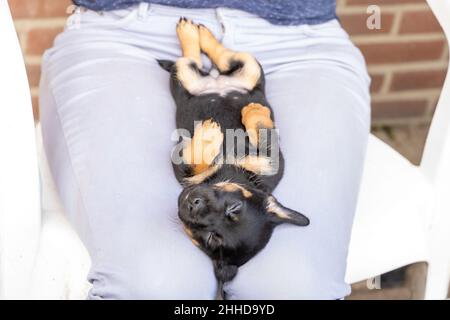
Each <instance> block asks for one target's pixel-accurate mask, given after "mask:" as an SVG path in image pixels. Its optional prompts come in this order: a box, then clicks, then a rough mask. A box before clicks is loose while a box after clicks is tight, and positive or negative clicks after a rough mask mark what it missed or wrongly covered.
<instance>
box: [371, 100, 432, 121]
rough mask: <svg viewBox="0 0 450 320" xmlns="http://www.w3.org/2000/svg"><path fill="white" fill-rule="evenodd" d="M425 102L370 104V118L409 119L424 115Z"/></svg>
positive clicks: (402, 101)
mask: <svg viewBox="0 0 450 320" xmlns="http://www.w3.org/2000/svg"><path fill="white" fill-rule="evenodd" d="M427 105H428V101H427V100H399V101H384V102H373V103H372V118H374V119H387V118H409V117H420V116H423V115H424V114H425V110H426V108H427Z"/></svg>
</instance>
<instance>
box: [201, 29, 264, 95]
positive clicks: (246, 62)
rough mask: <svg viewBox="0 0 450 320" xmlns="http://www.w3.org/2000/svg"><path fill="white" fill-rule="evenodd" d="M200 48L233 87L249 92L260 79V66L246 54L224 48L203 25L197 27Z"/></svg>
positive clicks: (253, 58)
mask: <svg viewBox="0 0 450 320" xmlns="http://www.w3.org/2000/svg"><path fill="white" fill-rule="evenodd" d="M198 30H199V34H200V48H201V50H202V51H203V52H204V53H205V54H206V55H207V56H208V57H209V58H210V59H211V61H212V62H213V63H214V64H215V65H216V66H217V68H218V69H219V71H220V72H221V73H222V74H226V75H229V76H230V79H232V80H233V82H234V83H233V84H234V85H238V86H241V87H243V88H245V89H246V90H249V91H251V90H252V89H253V88H254V87H255V86H256V85H257V84H258V82H259V81H260V79H261V74H262V71H261V66H260V65H259V63H258V61H256V59H255V57H253V56H252V55H251V54H249V53H247V52H236V51H233V50H230V49H227V48H225V47H224V46H223V45H222V44H221V43H220V42H219V41H218V40H217V39H216V38H215V37H214V35H213V34H212V33H211V31H209V29H208V28H206V27H205V26H204V25H199V26H198Z"/></svg>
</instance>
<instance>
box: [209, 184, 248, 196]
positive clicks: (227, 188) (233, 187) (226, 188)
mask: <svg viewBox="0 0 450 320" xmlns="http://www.w3.org/2000/svg"><path fill="white" fill-rule="evenodd" d="M214 186H215V187H217V188H220V189H222V190H224V191H227V192H235V191H241V192H242V195H243V196H244V197H246V198H250V197H251V196H252V195H253V194H252V193H251V192H250V191H248V190H247V189H245V188H244V187H243V186H241V185H240V184H237V183H232V182H219V183H216V184H215V185H214Z"/></svg>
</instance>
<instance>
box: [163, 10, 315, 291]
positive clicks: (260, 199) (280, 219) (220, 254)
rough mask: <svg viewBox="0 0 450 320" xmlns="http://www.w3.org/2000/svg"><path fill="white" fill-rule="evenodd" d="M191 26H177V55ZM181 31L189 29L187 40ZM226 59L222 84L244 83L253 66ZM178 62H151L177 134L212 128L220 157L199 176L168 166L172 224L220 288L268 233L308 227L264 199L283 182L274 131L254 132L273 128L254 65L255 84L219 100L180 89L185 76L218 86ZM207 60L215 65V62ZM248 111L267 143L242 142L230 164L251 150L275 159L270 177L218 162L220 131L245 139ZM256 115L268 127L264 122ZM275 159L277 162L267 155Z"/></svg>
mask: <svg viewBox="0 0 450 320" xmlns="http://www.w3.org/2000/svg"><path fill="white" fill-rule="evenodd" d="M192 26H193V23H192V21H190V20H186V19H184V18H182V19H180V22H179V24H178V27H177V32H178V35H179V38H180V42H181V44H182V46H183V44H184V48H185V47H186V45H189V43H186V42H189V41H197V38H196V36H195V30H194V31H192ZM194 26H195V25H194ZM183 28H185V29H189V32H190V33H189V32H187V31H186V30H185V29H183ZM197 28H205V27H204V26H197ZM203 31H205V30H203ZM183 32H184V33H183ZM186 33H188V35H186ZM190 34H194V35H193V36H192V35H190ZM189 35H190V36H189ZM202 40H203V39H202ZM183 41H184V43H183ZM212 43H214V42H212ZM217 46H219V45H217ZM216 51H218V50H216ZM191 52H192V51H191ZM224 52H225V51H224ZM226 54H227V55H228V56H229V57H230V58H229V61H228V64H227V65H228V68H227V69H225V70H224V68H223V67H222V70H220V76H219V77H221V80H224V81H227V79H226V78H224V77H229V79H230V80H235V79H240V78H238V77H243V72H247V71H246V70H248V69H246V68H244V67H245V64H246V63H252V62H253V61H252V60H251V59H254V58H251V59H250V58H248V56H245V55H239V54H234V53H233V52H232V51H230V50H228V51H226ZM228 56H227V57H228ZM184 57H185V58H186V57H187V58H188V59H189V58H192V59H191V60H188V61H189V62H188V63H187V64H186V63H184V64H183V63H180V64H179V63H175V62H172V61H167V60H159V61H158V62H159V64H160V66H161V67H162V68H163V69H165V70H167V71H168V72H170V75H171V76H170V88H171V93H172V95H173V98H174V101H175V103H176V106H177V110H176V125H177V128H178V129H185V130H187V131H188V132H189V133H190V136H191V137H194V138H195V134H196V128H195V125H194V123H195V122H196V121H197V122H198V121H201V122H200V123H203V124H206V123H207V122H208V121H209V122H208V123H209V124H210V123H211V122H214V123H215V124H216V127H215V128H216V130H220V131H221V132H222V134H223V142H222V143H221V146H220V149H221V153H218V154H217V156H216V158H215V159H214V161H211V162H210V163H206V164H203V165H202V167H201V168H202V169H201V170H199V169H198V168H199V167H198V166H197V167H196V165H195V164H193V163H189V161H185V162H184V163H176V164H173V167H174V172H175V175H176V178H177V179H178V181H179V182H180V183H181V184H182V185H183V186H184V189H183V191H182V193H181V194H180V196H179V201H178V205H179V217H180V219H181V220H182V222H183V224H184V226H185V229H186V232H187V234H188V235H189V236H190V237H191V239H192V240H193V242H194V243H195V244H196V245H197V246H198V247H199V248H200V249H202V250H203V251H204V252H205V253H206V254H208V255H209V256H210V257H211V258H212V260H213V262H214V270H215V274H216V277H217V278H218V279H219V280H220V281H221V282H222V283H223V282H226V281H229V280H231V279H233V278H234V276H235V275H236V273H237V271H238V267H239V266H241V265H243V264H244V263H246V262H247V261H248V260H249V259H251V258H252V257H253V256H255V255H256V254H257V253H258V252H259V251H260V250H262V249H263V248H264V246H265V245H266V244H267V242H268V241H269V239H270V237H271V234H272V231H273V229H274V228H275V226H277V225H278V224H280V223H292V224H295V225H298V226H306V225H308V224H309V220H308V218H306V217H305V216H304V215H302V214H300V213H299V212H296V211H294V210H291V209H288V208H286V207H284V206H282V205H281V204H280V203H279V202H278V201H277V200H276V199H275V198H274V197H273V196H272V195H271V194H272V191H273V190H274V188H275V187H276V185H277V184H278V182H279V181H280V179H281V177H282V175H283V169H284V159H283V156H282V154H281V152H279V149H278V136H277V134H276V131H274V130H270V129H273V126H272V127H270V126H269V128H267V126H266V128H265V127H264V125H261V123H263V122H264V123H268V124H270V123H274V118H273V110H272V109H271V107H270V105H269V103H268V101H267V99H266V96H265V88H264V85H265V80H264V72H263V69H262V67H261V66H260V64H259V63H258V68H259V77H258V78H257V79H255V80H254V83H253V85H252V87H251V88H246V89H245V90H242V88H238V89H237V90H234V89H233V88H231V89H230V90H228V91H227V90H225V93H224V92H205V93H203V92H200V93H198V92H194V93H193V92H192V90H191V91H189V90H188V89H187V84H189V85H191V84H192V83H187V82H186V80H185V78H186V77H185V75H186V74H189V75H191V73H192V75H193V76H192V77H190V78H189V79H191V80H190V81H211V83H212V84H213V86H214V84H216V83H218V82H217V81H218V80H217V79H216V80H214V79H209V78H208V77H209V75H208V73H206V72H204V71H203V70H201V68H199V66H198V62H195V61H194V60H195V57H192V56H189V55H186V54H184ZM242 57H244V58H242ZM210 58H211V59H212V60H214V59H216V60H217V59H218V57H217V56H216V57H210ZM219 58H223V57H219ZM255 61H256V60H255ZM213 62H214V61H213ZM253 71H254V70H253ZM233 77H234V78H233ZM208 79H209V80H208ZM199 83H200V82H199ZM222 89H223V87H222ZM222 91H223V90H222ZM249 105H250V106H253V107H252V108H254V110H253V114H255V115H256V116H258V117H260V118H261V119H263V120H262V121H261V122H257V121H256V123H258V126H257V129H268V130H267V136H266V137H265V138H263V137H262V136H259V139H258V140H257V142H256V143H255V141H256V140H253V141H251V140H250V139H249V137H248V136H247V137H246V138H245V139H244V140H243V141H237V143H235V145H234V149H233V151H232V153H233V154H232V156H233V157H237V156H238V149H239V148H243V149H244V150H245V156H249V155H250V154H251V147H252V146H253V147H254V149H255V147H256V149H257V155H256V156H257V157H262V156H263V155H265V156H266V157H268V158H273V157H274V156H277V158H278V162H277V166H276V170H274V171H273V172H269V174H263V173H261V172H260V170H259V168H258V165H254V166H245V165H244V166H243V165H240V164H239V163H238V162H234V163H233V162H232V163H228V162H227V161H224V160H225V158H226V157H223V155H224V154H226V153H227V151H228V153H229V151H230V150H226V145H227V142H228V141H227V135H226V134H225V130H226V129H240V130H242V131H244V132H245V131H246V130H247V131H248V129H249V128H248V127H246V125H244V123H243V121H244V119H245V120H246V121H247V122H246V124H247V126H248V124H249V123H253V122H255V121H253V119H251V118H250V116H247V118H245V117H244V111H243V109H244V108H245V107H246V106H249ZM265 108H267V109H265ZM249 110H250V109H249ZM267 110H269V112H267ZM263 114H265V115H266V117H267V119H265V118H263ZM268 117H270V119H268ZM260 118H258V119H260ZM217 128H218V129H217ZM216 136H220V135H216ZM252 143H253V145H252ZM273 146H276V148H275V149H274V148H273ZM254 149H253V150H254ZM184 152H187V151H186V148H183V149H182V150H181V156H182V155H183V153H184ZM274 152H277V154H273V153H274ZM221 154H222V155H221ZM226 155H227V156H229V154H226ZM275 158H276V157H275ZM270 166H273V163H270ZM269 171H270V170H269Z"/></svg>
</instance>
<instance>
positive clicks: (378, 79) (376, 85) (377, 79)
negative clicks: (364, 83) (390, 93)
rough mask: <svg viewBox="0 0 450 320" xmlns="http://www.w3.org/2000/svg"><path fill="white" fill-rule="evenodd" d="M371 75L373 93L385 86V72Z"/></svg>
mask: <svg viewBox="0 0 450 320" xmlns="http://www.w3.org/2000/svg"><path fill="white" fill-rule="evenodd" d="M370 77H371V78H372V83H371V85H370V92H372V93H377V92H380V90H381V87H382V86H383V82H384V75H383V74H371V75H370Z"/></svg>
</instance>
